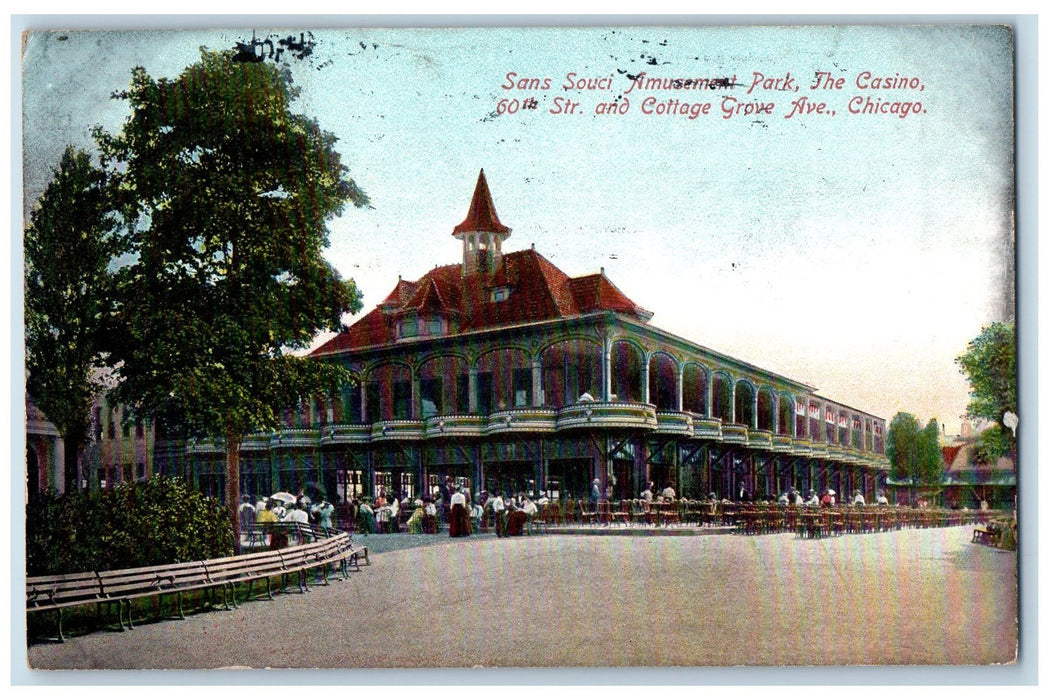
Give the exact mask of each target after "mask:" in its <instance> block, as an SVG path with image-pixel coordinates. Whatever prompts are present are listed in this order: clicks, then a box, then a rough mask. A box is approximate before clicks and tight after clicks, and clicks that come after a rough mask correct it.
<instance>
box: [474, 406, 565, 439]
mask: <svg viewBox="0 0 1049 700" xmlns="http://www.w3.org/2000/svg"><path fill="white" fill-rule="evenodd" d="M556 429H557V411H556V410H555V409H552V408H515V409H511V410H508V411H497V412H495V413H492V414H490V415H489V416H488V419H487V423H486V425H485V429H484V434H485V435H500V434H503V433H535V432H539V433H548V432H553V431H554V430H556Z"/></svg>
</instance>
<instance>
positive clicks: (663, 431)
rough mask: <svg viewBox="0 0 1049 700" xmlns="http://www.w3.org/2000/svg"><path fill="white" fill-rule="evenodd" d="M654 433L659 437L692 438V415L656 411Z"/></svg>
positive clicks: (681, 412)
mask: <svg viewBox="0 0 1049 700" xmlns="http://www.w3.org/2000/svg"><path fill="white" fill-rule="evenodd" d="M656 432H657V433H659V434H660V435H682V436H685V437H692V435H693V434H694V431H693V424H692V414H691V413H685V412H684V411H657V412H656Z"/></svg>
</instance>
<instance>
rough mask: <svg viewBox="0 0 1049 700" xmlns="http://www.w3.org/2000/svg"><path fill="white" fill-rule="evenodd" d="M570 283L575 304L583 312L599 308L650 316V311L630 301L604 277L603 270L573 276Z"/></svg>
mask: <svg viewBox="0 0 1049 700" xmlns="http://www.w3.org/2000/svg"><path fill="white" fill-rule="evenodd" d="M570 285H571V290H572V295H573V296H574V298H575V302H576V305H577V306H578V308H579V310H580V311H581V312H583V313H587V312H590V311H595V310H599V309H600V310H606V311H618V312H620V313H625V314H634V315H637V316H645V315H646V314H647V317H648V318H651V314H650V313H648V312H647V311H645V310H644V309H642V308H641V307H640V306H638V305H637V304H635V303H634V302H632V301H630V299H628V298H627V296H626V295H625V294H623V292H621V291H619V288H618V287H616V286H615V285H614V284H612V282H611V280H609V279H608V278H607V277H605V273H604V271H603V270H602V272H601V273H600V274H596V275H587V276H586V277H574V278H572V280H571V281H570Z"/></svg>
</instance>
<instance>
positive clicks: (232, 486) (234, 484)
mask: <svg viewBox="0 0 1049 700" xmlns="http://www.w3.org/2000/svg"><path fill="white" fill-rule="evenodd" d="M240 439H241V436H240V433H238V432H236V431H234V430H233V429H232V428H230V429H228V430H227V431H226V511H227V512H228V513H229V516H230V521H231V522H232V523H233V553H234V554H240V518H238V517H237V508H238V507H239V506H240Z"/></svg>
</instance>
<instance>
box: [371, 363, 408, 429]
mask: <svg viewBox="0 0 1049 700" xmlns="http://www.w3.org/2000/svg"><path fill="white" fill-rule="evenodd" d="M365 386H366V391H367V392H368V394H367V396H366V397H365V414H366V415H365V420H366V422H368V423H375V422H378V421H382V420H407V419H409V418H411V417H412V409H411V406H412V375H411V372H410V371H409V370H408V368H407V367H405V366H404V365H399V364H387V365H382V366H380V367H376V368H375V369H373V370H372V371H371V372H369V373H368V379H367V382H366V383H365Z"/></svg>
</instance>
